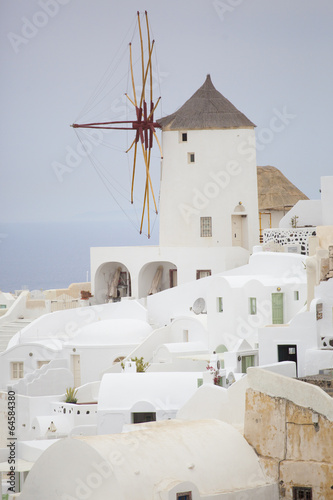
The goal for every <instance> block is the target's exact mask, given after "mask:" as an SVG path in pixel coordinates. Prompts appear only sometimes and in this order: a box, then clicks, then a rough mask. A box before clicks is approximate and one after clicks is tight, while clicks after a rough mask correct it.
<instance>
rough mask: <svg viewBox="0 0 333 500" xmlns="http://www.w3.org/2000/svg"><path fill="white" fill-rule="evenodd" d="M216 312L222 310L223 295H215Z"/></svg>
mask: <svg viewBox="0 0 333 500" xmlns="http://www.w3.org/2000/svg"><path fill="white" fill-rule="evenodd" d="M217 312H219V313H221V312H223V297H217Z"/></svg>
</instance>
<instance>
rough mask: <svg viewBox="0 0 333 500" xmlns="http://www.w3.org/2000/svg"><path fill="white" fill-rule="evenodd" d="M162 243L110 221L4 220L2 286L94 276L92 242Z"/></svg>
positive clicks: (63, 284)
mask: <svg viewBox="0 0 333 500" xmlns="http://www.w3.org/2000/svg"><path fill="white" fill-rule="evenodd" d="M150 244H155V245H156V244H158V231H155V232H154V234H152V237H151V238H150V239H149V240H148V239H147V237H146V236H144V235H143V234H142V235H140V234H139V233H138V232H137V231H136V230H135V229H134V228H132V226H131V225H129V227H126V224H125V225H124V226H123V227H118V228H115V227H113V225H112V223H110V222H109V221H90V220H89V221H74V222H49V223H46V222H38V223H37V222H35V223H7V224H0V290H1V291H2V292H12V293H14V292H15V291H16V290H24V289H28V290H48V289H53V288H67V287H68V286H69V285H70V284H71V283H78V282H86V281H90V248H91V247H101V246H103V247H105V246H132V245H150Z"/></svg>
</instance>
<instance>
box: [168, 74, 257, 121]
mask: <svg viewBox="0 0 333 500" xmlns="http://www.w3.org/2000/svg"><path fill="white" fill-rule="evenodd" d="M158 123H159V124H160V125H161V126H162V129H163V130H193V129H199V130H203V129H224V128H249V127H250V128H253V127H255V125H254V123H252V122H251V121H250V120H249V119H248V118H247V117H246V116H245V115H244V114H243V113H241V112H240V111H239V110H238V109H237V108H235V106H234V105H233V104H231V102H230V101H228V99H226V98H225V97H224V96H223V95H222V94H221V93H220V92H218V91H217V90H216V88H215V87H214V85H213V84H212V80H211V78H210V75H207V78H206V81H205V83H204V84H203V85H202V86H201V87H200V88H199V89H198V90H197V91H196V92H195V93H194V94H193V95H192V97H190V99H188V101H186V102H185V104H183V106H182V107H181V108H179V109H178V111H176V112H175V113H173V114H172V115H169V116H166V117H164V118H161V119H160V120H158Z"/></svg>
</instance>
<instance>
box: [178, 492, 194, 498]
mask: <svg viewBox="0 0 333 500" xmlns="http://www.w3.org/2000/svg"><path fill="white" fill-rule="evenodd" d="M177 500H192V491H186V492H184V493H177Z"/></svg>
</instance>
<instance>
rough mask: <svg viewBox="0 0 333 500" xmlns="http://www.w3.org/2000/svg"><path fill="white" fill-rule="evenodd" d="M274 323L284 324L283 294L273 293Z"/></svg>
mask: <svg viewBox="0 0 333 500" xmlns="http://www.w3.org/2000/svg"><path fill="white" fill-rule="evenodd" d="M272 323H273V325H281V324H282V323H283V293H272Z"/></svg>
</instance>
